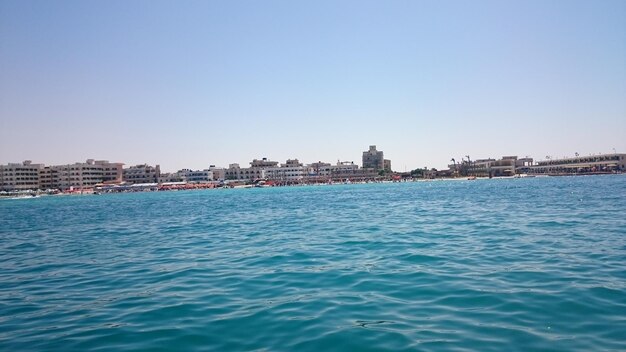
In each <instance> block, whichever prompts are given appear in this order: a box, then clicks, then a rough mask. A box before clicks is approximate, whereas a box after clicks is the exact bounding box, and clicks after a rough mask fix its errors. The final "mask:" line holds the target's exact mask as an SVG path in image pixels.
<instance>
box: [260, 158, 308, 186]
mask: <svg viewBox="0 0 626 352" xmlns="http://www.w3.org/2000/svg"><path fill="white" fill-rule="evenodd" d="M307 170H308V168H307V167H305V166H303V165H302V163H300V161H298V159H288V160H287V161H286V162H285V163H284V164H281V165H280V167H269V168H266V169H265V177H266V178H267V179H268V180H273V181H282V182H300V181H302V179H303V178H304V176H306V174H307Z"/></svg>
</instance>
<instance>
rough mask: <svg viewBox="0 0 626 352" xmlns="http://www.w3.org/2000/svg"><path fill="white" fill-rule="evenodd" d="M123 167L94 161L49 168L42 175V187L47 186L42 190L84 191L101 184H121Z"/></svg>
mask: <svg viewBox="0 0 626 352" xmlns="http://www.w3.org/2000/svg"><path fill="white" fill-rule="evenodd" d="M123 166H124V164H123V163H110V162H108V161H107V160H93V159H88V160H87V161H86V162H84V163H74V164H67V165H54V166H49V167H46V168H44V170H43V172H42V173H41V174H42V186H45V187H42V188H58V189H61V190H66V189H83V188H92V187H94V186H96V185H97V184H101V183H120V182H122V168H123ZM48 186H50V187H48Z"/></svg>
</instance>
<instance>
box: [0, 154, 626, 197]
mask: <svg viewBox="0 0 626 352" xmlns="http://www.w3.org/2000/svg"><path fill="white" fill-rule="evenodd" d="M450 161H451V164H449V165H448V168H447V169H444V170H437V169H429V168H424V169H416V170H412V171H410V172H394V171H392V168H391V160H390V159H385V156H384V152H383V151H381V150H378V149H377V148H376V146H375V145H371V146H369V149H368V150H366V151H363V152H362V159H361V166H359V165H358V164H357V163H355V162H354V161H339V160H338V161H337V162H336V163H328V162H322V161H317V162H312V163H309V164H303V163H301V162H300V161H299V160H298V159H288V160H286V161H285V162H284V163H279V162H278V161H272V160H269V159H268V158H261V159H254V160H252V161H251V162H250V166H249V167H242V166H240V164H238V163H233V164H230V165H229V166H228V167H217V166H215V165H210V166H209V167H208V168H206V169H203V170H191V169H182V170H178V171H176V172H161V168H160V166H159V165H158V164H157V165H149V164H141V165H132V166H128V167H126V166H125V164H124V163H121V162H109V161H107V160H93V159H89V160H87V161H85V162H77V163H73V164H63V165H44V164H35V163H32V162H31V161H28V160H27V161H24V162H22V163H9V164H7V165H0V192H1V193H0V194H1V195H5V196H6V195H12V194H15V193H18V192H37V191H46V192H48V193H51V192H52V193H56V192H64V193H94V192H95V193H98V192H123V191H146V190H152V191H154V190H172V189H197V188H217V187H238V186H251V185H257V186H283V185H299V184H319V183H333V182H335V183H344V182H380V181H403V180H416V179H434V178H476V177H488V178H492V177H519V176H535V175H547V176H562V175H582V174H611V173H623V172H626V154H624V153H616V152H615V153H613V154H598V155H588V156H580V155H576V156H575V157H572V158H562V159H552V158H546V160H543V161H538V162H534V160H533V158H530V157H524V158H518V157H517V156H503V157H502V158H500V159H492V158H488V159H476V160H472V159H471V158H470V156H469V155H466V156H464V157H462V158H460V159H459V160H457V159H455V158H452V159H451V160H450Z"/></svg>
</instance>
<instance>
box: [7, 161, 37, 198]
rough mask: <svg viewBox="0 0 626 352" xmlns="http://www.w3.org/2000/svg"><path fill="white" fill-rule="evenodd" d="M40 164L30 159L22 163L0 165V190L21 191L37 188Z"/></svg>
mask: <svg viewBox="0 0 626 352" xmlns="http://www.w3.org/2000/svg"><path fill="white" fill-rule="evenodd" d="M41 169H43V165H42V164H33V163H32V162H31V161H30V160H26V161H24V162H23V163H10V164H8V165H0V190H2V191H21V190H29V189H38V188H39V172H40V170H41Z"/></svg>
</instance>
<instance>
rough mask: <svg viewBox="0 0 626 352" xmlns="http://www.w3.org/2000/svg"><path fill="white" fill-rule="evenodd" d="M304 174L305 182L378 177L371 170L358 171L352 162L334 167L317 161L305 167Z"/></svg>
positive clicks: (339, 163) (357, 167)
mask: <svg viewBox="0 0 626 352" xmlns="http://www.w3.org/2000/svg"><path fill="white" fill-rule="evenodd" d="M306 174H307V175H306V176H305V177H304V179H305V180H306V181H307V182H327V181H328V180H332V181H345V180H346V179H348V180H365V179H373V178H375V177H377V176H378V172H377V171H376V170H374V169H372V168H368V169H359V165H356V164H355V163H354V162H353V161H337V164H335V165H331V164H330V163H324V162H321V161H318V162H316V163H312V164H309V165H307V168H306Z"/></svg>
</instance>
